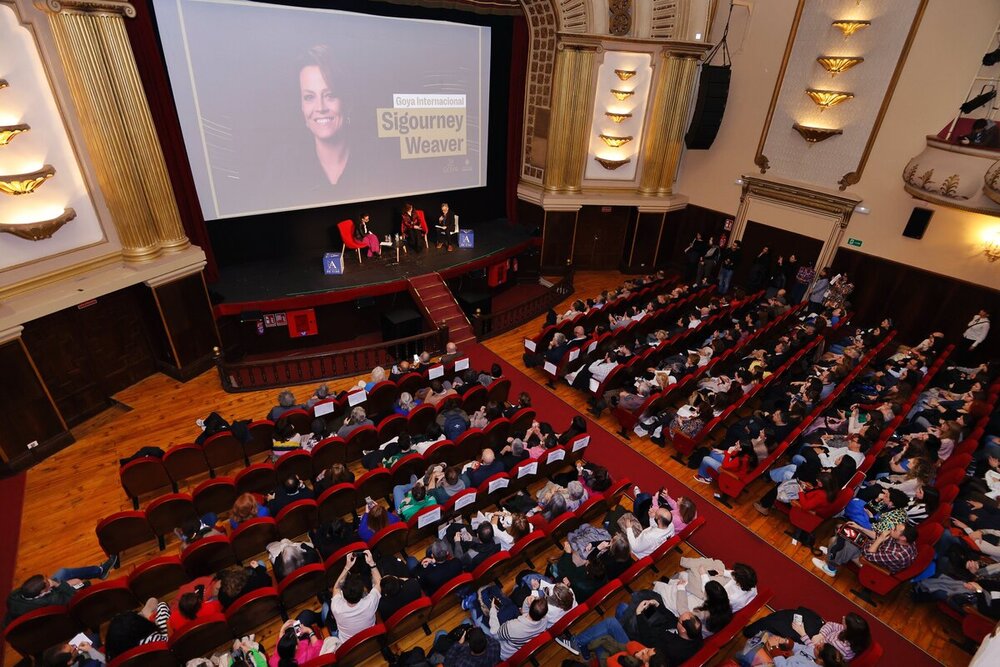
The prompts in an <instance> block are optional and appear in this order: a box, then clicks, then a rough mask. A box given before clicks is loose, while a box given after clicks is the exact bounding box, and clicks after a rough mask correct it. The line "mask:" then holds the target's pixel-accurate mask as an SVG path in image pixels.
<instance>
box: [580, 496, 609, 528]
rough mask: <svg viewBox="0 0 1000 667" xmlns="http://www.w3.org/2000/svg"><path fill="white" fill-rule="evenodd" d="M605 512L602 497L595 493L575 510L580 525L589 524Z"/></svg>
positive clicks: (605, 507)
mask: <svg viewBox="0 0 1000 667" xmlns="http://www.w3.org/2000/svg"><path fill="white" fill-rule="evenodd" d="M606 511H607V504H606V502H605V500H604V496H602V495H601V494H599V493H595V494H593V495H592V496H590V497H589V498H587V499H586V500H585V501H583V503H582V504H581V505H580V506H579V507H577V508H576V512H575V514H576V516H577V517H578V518H579V519H580V524H584V523H590V522H591V521H593V520H594V519H596V518H597V517H599V516H601V515H602V514H604V513H605V512H606Z"/></svg>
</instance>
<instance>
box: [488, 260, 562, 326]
mask: <svg viewBox="0 0 1000 667" xmlns="http://www.w3.org/2000/svg"><path fill="white" fill-rule="evenodd" d="M572 293H573V271H572V270H570V271H569V272H568V273H567V274H566V275H565V276H563V277H562V278H561V279H560V280H559V282H557V283H555V284H554V285H552V286H551V287H550V288H549V289H548V290H546V292H545V293H544V294H539V295H538V296H536V297H534V298H531V299H528V300H527V301H523V302H521V303H519V304H517V305H515V306H511V307H510V308H505V309H503V310H501V311H497V312H495V313H485V314H484V313H481V312H480V311H479V310H478V309H477V310H476V312H475V314H473V316H472V317H471V318H469V319H470V321H471V322H472V330H473V331H474V332H475V334H476V338H478V339H480V340H482V339H484V338H492V337H493V336H499V335H500V334H502V333H506V332H507V331H510V330H511V329H516V328H517V327H519V326H521V325H522V324H524V323H525V322H527V321H529V320H531V319H533V318H535V317H538V316H539V315H541V314H542V313H544V312H545V311H547V310H548V309H550V308H552V307H553V306H555V305H556V304H557V303H559V302H560V301H562V300H563V299H565V298H566V297H568V296H569V295H571V294H572Z"/></svg>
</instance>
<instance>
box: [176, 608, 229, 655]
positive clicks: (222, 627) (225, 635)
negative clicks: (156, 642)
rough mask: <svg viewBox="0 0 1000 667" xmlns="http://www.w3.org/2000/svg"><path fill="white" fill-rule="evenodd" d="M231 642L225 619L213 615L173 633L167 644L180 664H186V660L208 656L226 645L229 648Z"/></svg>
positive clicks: (221, 616)
mask: <svg viewBox="0 0 1000 667" xmlns="http://www.w3.org/2000/svg"><path fill="white" fill-rule="evenodd" d="M232 642H233V633H232V631H230V629H229V626H228V625H227V624H226V617H225V616H223V615H222V614H213V615H211V616H206V617H205V618H201V619H198V620H196V621H192V622H191V623H189V624H188V625H186V626H185V627H184V629H183V630H181V631H180V632H178V633H175V634H174V636H173V637H171V638H170V641H169V642H168V643H169V645H170V650H171V651H173V653H174V655H175V656H177V658H178V659H179V660H180V661H181V663H186V662H187V661H188V660H193V659H194V658H201V657H202V656H205V655H209V654H210V653H213V652H214V651H216V650H217V649H220V648H224V647H225V646H226V645H229V648H231V645H232Z"/></svg>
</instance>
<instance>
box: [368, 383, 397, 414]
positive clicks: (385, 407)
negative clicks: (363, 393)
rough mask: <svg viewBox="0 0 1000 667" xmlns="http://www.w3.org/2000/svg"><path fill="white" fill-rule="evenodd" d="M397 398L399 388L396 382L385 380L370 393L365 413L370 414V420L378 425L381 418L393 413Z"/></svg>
mask: <svg viewBox="0 0 1000 667" xmlns="http://www.w3.org/2000/svg"><path fill="white" fill-rule="evenodd" d="M397 396H399V387H397V386H396V383H395V382H389V381H388V380H384V381H382V382H378V383H376V384H375V386H373V387H372V390H371V391H370V392H368V398H367V400H365V412H366V413H367V414H368V418H369V419H371V420H372V421H373V422H375V423H378V421H379V417H383V416H385V415H387V414H389V413H390V412H392V404H393V402H394V401H395V400H396V397H397Z"/></svg>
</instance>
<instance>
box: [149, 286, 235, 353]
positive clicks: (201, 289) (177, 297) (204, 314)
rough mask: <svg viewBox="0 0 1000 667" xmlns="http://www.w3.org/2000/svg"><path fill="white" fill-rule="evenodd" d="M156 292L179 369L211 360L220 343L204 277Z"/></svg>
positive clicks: (156, 289) (158, 289) (159, 289)
mask: <svg viewBox="0 0 1000 667" xmlns="http://www.w3.org/2000/svg"><path fill="white" fill-rule="evenodd" d="M153 291H154V292H155V294H156V300H157V302H158V303H159V307H160V313H161V315H162V318H163V325H164V327H165V328H166V332H167V334H168V335H169V336H170V340H171V341H172V342H173V346H174V350H176V352H177V357H178V358H177V359H176V360H175V361H176V365H177V366H178V367H180V368H185V367H187V366H190V365H192V364H195V363H197V362H199V361H201V360H203V359H205V358H208V357H210V356H211V354H212V348H213V347H215V346H216V345H218V344H219V339H218V337H217V336H216V334H215V323H214V316H213V315H212V306H211V304H210V303H209V302H208V295H207V294H206V292H205V286H204V284H203V283H202V279H201V274H200V273H196V274H193V275H190V276H185V277H183V278H181V279H179V280H175V281H173V282H171V283H167V284H165V285H158V286H157V287H155V288H153Z"/></svg>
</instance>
